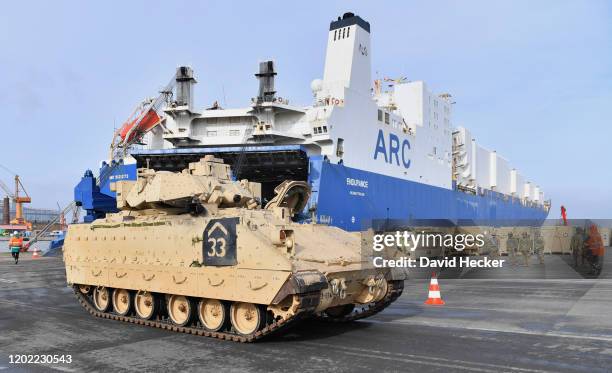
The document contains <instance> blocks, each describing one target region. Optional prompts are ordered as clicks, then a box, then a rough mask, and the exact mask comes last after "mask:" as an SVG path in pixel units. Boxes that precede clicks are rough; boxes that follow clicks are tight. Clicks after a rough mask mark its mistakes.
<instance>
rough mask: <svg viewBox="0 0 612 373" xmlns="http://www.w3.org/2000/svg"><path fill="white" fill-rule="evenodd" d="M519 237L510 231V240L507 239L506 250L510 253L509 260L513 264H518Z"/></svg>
mask: <svg viewBox="0 0 612 373" xmlns="http://www.w3.org/2000/svg"><path fill="white" fill-rule="evenodd" d="M518 244H519V242H518V239H517V238H516V237H514V233H513V232H509V233H508V240H507V241H506V252H507V253H508V261H509V262H510V264H511V265H515V264H516V254H517V251H518Z"/></svg>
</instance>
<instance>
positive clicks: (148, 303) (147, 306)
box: [134, 290, 158, 320]
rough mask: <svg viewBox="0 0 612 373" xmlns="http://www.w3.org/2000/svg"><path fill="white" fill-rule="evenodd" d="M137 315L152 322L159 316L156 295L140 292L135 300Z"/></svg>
mask: <svg viewBox="0 0 612 373" xmlns="http://www.w3.org/2000/svg"><path fill="white" fill-rule="evenodd" d="M134 308H135V309H136V315H138V317H140V318H141V319H144V320H151V319H152V318H153V317H155V315H156V314H157V309H158V302H157V299H155V295H153V294H152V293H149V292H148V291H143V290H140V291H139V292H138V293H136V298H135V299H134Z"/></svg>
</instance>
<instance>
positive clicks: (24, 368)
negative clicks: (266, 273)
mask: <svg viewBox="0 0 612 373" xmlns="http://www.w3.org/2000/svg"><path fill="white" fill-rule="evenodd" d="M559 260H563V258H559V257H555V256H547V257H546V263H545V266H541V265H536V264H534V265H532V266H530V267H529V268H522V269H521V271H523V274H524V275H525V276H522V277H521V278H510V277H509V276H506V275H502V272H500V278H493V279H492V278H490V277H491V276H479V275H478V273H476V272H474V273H472V274H470V275H466V276H464V278H462V279H445V278H444V276H441V278H440V280H439V281H440V288H441V293H442V298H443V299H444V301H445V302H446V305H444V306H439V307H433V306H425V305H424V304H423V301H424V300H425V299H426V298H427V290H428V284H429V282H428V281H427V280H423V279H417V280H410V281H407V282H406V288H405V290H404V294H403V295H402V297H401V298H400V299H398V301H397V302H395V303H394V304H393V305H392V306H391V307H389V308H388V309H386V310H385V311H384V312H383V313H381V314H378V315H376V316H374V317H372V318H370V319H366V320H362V321H357V322H353V323H347V324H328V323H322V322H318V321H313V320H310V321H304V322H302V323H301V324H299V325H298V326H296V327H294V328H292V329H290V330H289V331H288V332H287V333H285V334H283V335H279V336H275V337H273V338H270V339H267V340H264V341H262V342H259V343H255V344H239V343H233V342H226V341H220V340H215V339H208V338H205V337H197V336H193V335H187V334H179V333H174V332H169V331H165V330H160V329H151V328H147V327H144V326H138V325H133V324H126V323H121V322H118V321H112V320H106V319H98V318H94V317H92V316H90V315H89V314H88V313H87V312H86V311H85V310H83V309H82V308H81V306H80V305H79V304H78V303H77V301H76V298H75V297H74V295H73V293H72V289H70V288H68V287H67V286H66V283H65V274H64V267H63V262H62V260H61V258H58V257H54V258H41V259H32V258H31V254H28V253H26V254H23V258H22V260H21V261H20V263H19V264H18V265H14V264H13V261H12V259H11V257H10V256H9V254H6V253H5V254H2V255H1V256H0V330H1V333H0V371H2V370H5V371H21V372H46V371H68V372H82V371H147V372H155V371H159V372H162V371H164V372H166V371H192V372H197V371H215V372H234V371H236V372H284V371H303V372H357V371H365V372H368V371H370V372H381V371H384V372H387V371H388V372H400V371H401V372H411V371H415V372H417V371H418V372H455V371H457V372H460V371H473V372H587V371H588V372H609V371H610V367H611V366H612V317H610V315H612V313H611V311H610V310H612V280H610V279H580V278H555V279H548V278H546V279H541V278H530V276H527V275H528V274H529V273H531V272H533V271H542V270H545V269H544V268H543V267H546V268H549V270H550V271H552V272H554V271H561V270H563V269H562V266H560V265H559V263H557V262H558V261H559ZM538 266H540V267H538ZM555 268H556V269H555ZM479 277H481V278H479ZM561 277H563V276H561ZM15 354H57V355H71V358H72V362H71V363H70V364H67V363H64V364H51V365H40V364H27V365H24V364H11V363H10V355H15Z"/></svg>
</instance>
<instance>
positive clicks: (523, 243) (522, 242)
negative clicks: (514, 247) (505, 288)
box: [519, 232, 531, 267]
mask: <svg viewBox="0 0 612 373" xmlns="http://www.w3.org/2000/svg"><path fill="white" fill-rule="evenodd" d="M519 251H520V252H521V254H522V255H523V258H524V259H525V266H526V267H529V256H531V239H530V238H529V235H528V234H527V232H523V235H522V237H521V238H520V239H519Z"/></svg>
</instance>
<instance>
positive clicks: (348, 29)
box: [346, 27, 351, 38]
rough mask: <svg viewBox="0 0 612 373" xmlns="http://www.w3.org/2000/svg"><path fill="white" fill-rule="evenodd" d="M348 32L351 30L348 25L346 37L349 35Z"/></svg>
mask: <svg viewBox="0 0 612 373" xmlns="http://www.w3.org/2000/svg"><path fill="white" fill-rule="evenodd" d="M350 32H351V28H350V27H347V28H346V37H347V38H348V37H349V33H350Z"/></svg>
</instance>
